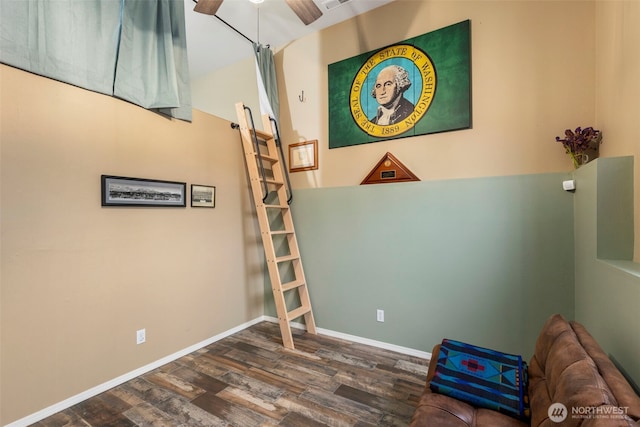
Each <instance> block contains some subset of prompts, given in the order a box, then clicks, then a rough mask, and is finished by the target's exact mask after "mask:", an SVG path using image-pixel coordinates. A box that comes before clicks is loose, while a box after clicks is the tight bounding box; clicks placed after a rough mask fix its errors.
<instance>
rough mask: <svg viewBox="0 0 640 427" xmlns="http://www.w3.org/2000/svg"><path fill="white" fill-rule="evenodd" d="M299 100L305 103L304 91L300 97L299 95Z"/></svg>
mask: <svg viewBox="0 0 640 427" xmlns="http://www.w3.org/2000/svg"><path fill="white" fill-rule="evenodd" d="M298 99H299V100H300V102H304V90H303V91H302V93H301V94H300V95H298Z"/></svg>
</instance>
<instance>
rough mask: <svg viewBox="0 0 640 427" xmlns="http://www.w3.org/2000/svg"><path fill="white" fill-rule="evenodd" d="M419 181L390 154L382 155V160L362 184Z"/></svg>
mask: <svg viewBox="0 0 640 427" xmlns="http://www.w3.org/2000/svg"><path fill="white" fill-rule="evenodd" d="M409 181H420V178H418V177H417V176H415V175H414V174H413V172H411V171H410V170H409V169H408V168H407V167H406V166H405V165H403V164H402V162H400V160H398V159H396V158H395V156H394V155H393V154H391V153H387V154H385V155H384V157H383V158H382V160H380V161H379V162H378V164H377V165H376V166H375V167H374V168H373V169H372V170H371V172H369V175H367V177H366V178H365V179H363V180H362V182H361V183H360V185H364V184H383V183H386V182H409Z"/></svg>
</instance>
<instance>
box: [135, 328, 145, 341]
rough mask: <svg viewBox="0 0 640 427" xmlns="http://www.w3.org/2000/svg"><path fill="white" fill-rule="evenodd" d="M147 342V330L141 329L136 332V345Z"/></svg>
mask: <svg viewBox="0 0 640 427" xmlns="http://www.w3.org/2000/svg"><path fill="white" fill-rule="evenodd" d="M146 340H147V331H146V329H140V330H138V331H136V344H142V343H143V342H145V341H146Z"/></svg>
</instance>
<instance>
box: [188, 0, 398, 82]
mask: <svg viewBox="0 0 640 427" xmlns="http://www.w3.org/2000/svg"><path fill="white" fill-rule="evenodd" d="M314 1H315V3H316V5H317V6H318V7H319V8H320V10H321V11H322V12H323V15H322V16H321V17H320V18H319V19H318V20H317V21H315V22H313V23H311V24H310V25H304V24H303V23H302V22H301V21H300V19H298V17H297V16H296V15H295V14H294V13H293V11H292V10H291V9H290V8H289V6H287V4H286V3H285V1H284V0H264V2H263V3H261V4H257V5H256V4H253V3H251V2H250V1H249V0H225V1H224V3H222V6H220V9H218V13H217V16H218V17H220V18H221V19H223V20H224V21H226V22H227V23H228V24H229V25H231V26H233V27H234V28H236V29H237V30H238V31H240V32H241V33H242V34H244V35H245V36H247V37H248V38H249V39H251V40H253V41H255V42H257V43H261V44H263V45H267V44H268V45H270V46H271V48H272V49H274V50H275V49H277V48H280V47H283V46H284V45H286V44H287V43H288V42H291V41H293V40H296V39H298V38H300V37H303V36H306V35H308V34H311V33H313V32H316V31H319V30H321V29H323V28H326V27H329V26H331V25H334V24H337V23H339V22H341V21H344V20H347V19H349V18H352V17H354V16H356V15H359V14H361V13H364V12H367V11H369V10H372V9H375V8H377V7H379V6H382V5H384V4H386V3H389V2H391V1H393V0H346V1H345V0H314ZM341 1H342V2H343V3H341ZM184 3H185V21H186V22H185V24H186V27H187V54H188V56H189V70H190V74H191V79H192V80H195V79H197V78H200V77H202V76H204V75H206V74H208V73H211V72H212V71H215V70H217V69H219V68H223V67H225V66H227V65H230V64H233V63H235V62H238V61H240V60H243V59H246V58H248V57H250V56H251V55H252V54H253V50H252V46H251V43H250V42H249V41H247V40H246V39H245V38H243V37H242V36H241V35H239V34H238V33H236V32H235V31H234V30H232V29H231V28H229V27H228V26H227V25H225V24H224V23H223V22H221V21H220V20H219V19H217V18H216V17H215V16H210V15H204V14H201V13H198V12H194V10H193V8H194V6H195V3H194V2H193V0H184ZM332 6H333V7H332ZM327 7H331V8H330V9H328V8H327Z"/></svg>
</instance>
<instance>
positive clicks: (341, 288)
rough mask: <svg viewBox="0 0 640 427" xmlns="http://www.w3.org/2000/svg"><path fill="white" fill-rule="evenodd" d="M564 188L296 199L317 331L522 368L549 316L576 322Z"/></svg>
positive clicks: (346, 190)
mask: <svg viewBox="0 0 640 427" xmlns="http://www.w3.org/2000/svg"><path fill="white" fill-rule="evenodd" d="M564 179H567V175H566V174H542V175H523V176H511V177H495V178H479V179H461V180H447V181H426V182H411V183H402V184H380V185H369V186H356V187H338V188H323V189H305V190H297V191H295V196H294V201H293V204H292V210H293V214H294V221H295V226H296V232H297V236H298V243H299V246H300V250H301V254H302V259H303V263H304V268H305V274H306V277H307V281H308V283H309V289H310V293H311V299H312V304H313V308H314V315H315V319H316V324H317V326H318V327H321V328H325V329H329V330H333V331H338V332H342V333H345V334H351V335H356V336H359V337H365V338H369V339H373V340H378V341H382V342H387V343H390V344H395V345H399V346H404V347H409V348H413V349H417V350H423V351H431V349H432V347H433V345H434V344H436V343H438V342H440V341H441V340H442V338H443V337H449V338H454V339H459V340H463V341H468V342H472V343H475V344H477V345H481V346H487V347H492V348H496V349H500V350H503V351H506V352H513V353H519V354H523V355H524V356H525V357H526V358H527V359H528V358H529V357H530V356H531V354H532V353H533V348H534V344H535V340H536V337H537V335H538V333H539V331H540V328H541V327H542V324H543V323H544V321H545V320H546V318H547V317H548V316H549V315H551V314H553V313H562V314H563V315H565V316H566V317H568V318H573V315H574V311H573V308H574V285H573V284H574V250H573V239H574V235H573V219H572V218H573V195H572V194H571V193H567V192H564V191H563V190H562V185H561V183H562V180H564ZM269 286H270V285H269V284H268V283H267V288H268V287H269ZM267 295H270V289H268V293H267ZM265 299H266V303H265V304H266V306H265V313H266V314H267V315H273V316H275V309H274V305H273V299H272V298H269V297H268V298H265ZM376 309H384V310H385V322H384V323H380V322H377V321H376Z"/></svg>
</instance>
